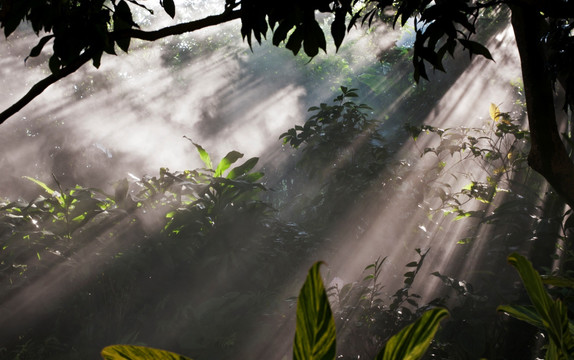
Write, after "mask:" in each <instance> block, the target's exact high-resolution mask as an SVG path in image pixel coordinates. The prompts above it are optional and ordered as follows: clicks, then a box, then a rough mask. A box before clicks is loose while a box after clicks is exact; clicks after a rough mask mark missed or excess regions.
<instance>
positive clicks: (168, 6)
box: [160, 0, 175, 19]
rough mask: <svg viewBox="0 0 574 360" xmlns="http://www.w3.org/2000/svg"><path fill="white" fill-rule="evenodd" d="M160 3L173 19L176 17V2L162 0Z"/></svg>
mask: <svg viewBox="0 0 574 360" xmlns="http://www.w3.org/2000/svg"><path fill="white" fill-rule="evenodd" d="M160 4H161V6H162V7H163V9H164V10H165V12H166V13H167V14H168V15H169V16H170V17H171V18H172V19H173V18H174V17H175V4H174V3H173V0H163V1H160Z"/></svg>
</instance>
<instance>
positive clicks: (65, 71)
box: [0, 51, 93, 124]
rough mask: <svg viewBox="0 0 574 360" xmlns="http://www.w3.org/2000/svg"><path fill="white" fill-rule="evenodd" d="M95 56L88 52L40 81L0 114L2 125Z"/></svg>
mask: <svg viewBox="0 0 574 360" xmlns="http://www.w3.org/2000/svg"><path fill="white" fill-rule="evenodd" d="M92 56H93V54H92V52H91V51H86V52H84V53H83V54H82V55H80V56H79V57H78V58H77V59H76V60H75V61H73V62H72V63H70V64H69V65H67V66H64V67H63V68H62V69H60V71H58V72H57V73H54V74H50V75H49V76H48V77H45V78H44V79H42V80H40V81H38V82H37V83H36V84H34V86H32V87H31V88H30V90H28V92H27V93H26V95H24V96H23V97H22V98H20V100H18V101H17V102H15V103H14V104H13V105H12V106H10V107H9V108H7V109H6V110H4V111H2V112H1V113H0V124H2V123H3V122H4V121H6V120H7V119H8V118H9V117H10V116H12V115H14V114H16V113H17V112H18V111H20V110H22V108H24V106H26V105H28V104H29V103H30V102H31V101H32V100H34V99H35V98H36V97H37V96H38V95H40V94H41V93H42V92H44V90H46V89H47V88H48V87H49V86H50V85H52V84H54V83H56V82H57V81H58V80H60V79H62V78H65V77H66V76H68V75H70V74H72V73H74V72H75V71H76V70H78V69H79V68H81V67H82V66H83V65H84V64H85V63H87V62H88V61H90V59H91V58H92Z"/></svg>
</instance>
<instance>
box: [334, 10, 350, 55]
mask: <svg viewBox="0 0 574 360" xmlns="http://www.w3.org/2000/svg"><path fill="white" fill-rule="evenodd" d="M345 16H346V12H345V10H343V9H342V8H338V9H336V10H335V20H333V23H332V24H331V35H332V36H333V41H334V42H335V48H336V49H337V51H338V50H339V47H340V46H341V44H342V43H343V39H344V38H345V33H346V29H347V27H346V26H345Z"/></svg>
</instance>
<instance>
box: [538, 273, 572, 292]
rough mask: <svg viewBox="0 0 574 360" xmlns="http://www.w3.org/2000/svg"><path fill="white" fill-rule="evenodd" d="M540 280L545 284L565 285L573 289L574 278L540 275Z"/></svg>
mask: <svg viewBox="0 0 574 360" xmlns="http://www.w3.org/2000/svg"><path fill="white" fill-rule="evenodd" d="M542 282H543V283H544V284H546V285H551V286H557V287H567V288H570V289H574V279H570V278H565V277H562V276H544V275H543V276H542Z"/></svg>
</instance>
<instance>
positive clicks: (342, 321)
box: [330, 249, 428, 358]
mask: <svg viewBox="0 0 574 360" xmlns="http://www.w3.org/2000/svg"><path fill="white" fill-rule="evenodd" d="M416 252H417V254H418V256H419V259H418V260H416V261H411V262H409V263H408V264H406V267H407V268H409V271H407V272H406V273H405V274H404V275H403V277H404V280H403V285H402V287H400V288H399V289H397V290H396V291H395V292H394V293H393V294H392V295H389V294H384V293H383V285H382V277H381V272H382V269H383V264H384V263H385V259H386V258H383V259H381V258H378V259H377V260H376V261H375V262H374V263H372V264H369V265H368V266H367V267H365V269H364V271H368V272H369V273H368V274H367V275H366V276H365V277H364V278H363V280H362V281H361V282H354V283H349V284H345V285H343V286H341V288H339V287H338V285H335V286H334V287H332V288H331V289H330V296H331V298H332V301H333V302H334V306H335V307H334V309H335V310H334V312H335V318H336V319H337V320H336V322H337V327H338V329H339V333H340V334H341V337H342V338H341V343H342V344H343V346H342V347H341V350H340V353H341V354H340V357H341V358H355V357H357V356H360V357H361V358H363V357H367V358H369V357H374V356H375V355H376V354H377V351H378V349H380V348H381V347H382V346H383V345H384V344H385V343H386V342H387V341H388V340H389V339H390V338H391V336H392V335H393V334H394V333H396V332H397V331H398V330H399V329H401V328H403V327H404V326H406V325H407V324H409V323H412V322H413V321H415V319H417V318H418V317H420V316H421V315H422V313H423V312H424V311H425V310H427V309H428V307H426V306H425V305H423V304H419V299H420V295H418V294H416V293H414V292H412V291H411V286H412V284H413V282H414V280H415V278H416V276H417V275H418V273H419V270H420V268H421V266H422V265H423V263H424V259H425V257H426V255H427V253H428V250H427V251H424V252H422V251H421V250H420V249H416ZM385 298H386V299H385ZM386 300H389V301H386Z"/></svg>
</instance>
